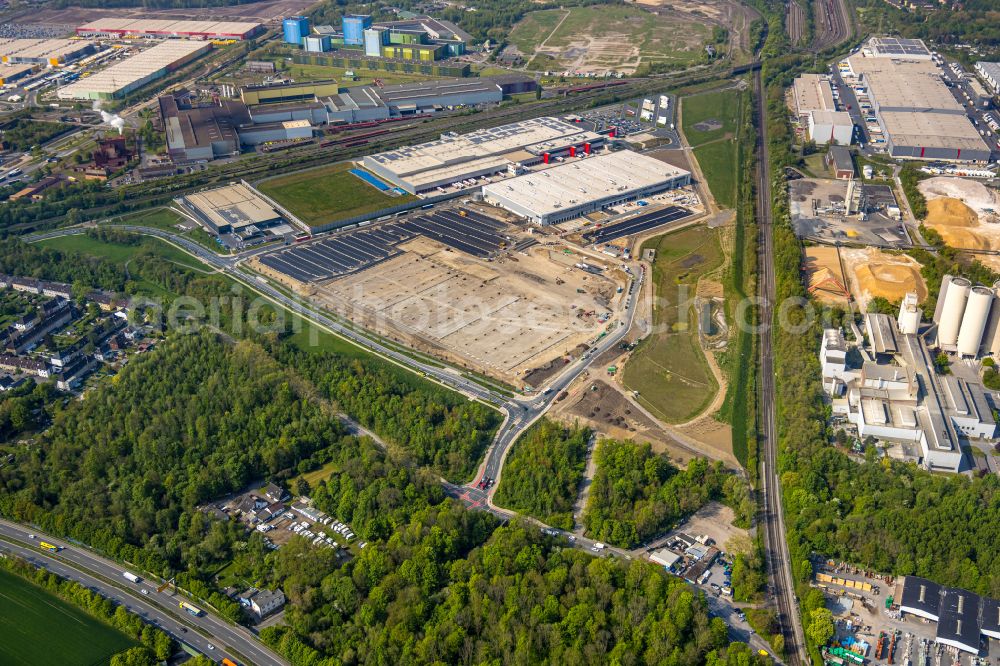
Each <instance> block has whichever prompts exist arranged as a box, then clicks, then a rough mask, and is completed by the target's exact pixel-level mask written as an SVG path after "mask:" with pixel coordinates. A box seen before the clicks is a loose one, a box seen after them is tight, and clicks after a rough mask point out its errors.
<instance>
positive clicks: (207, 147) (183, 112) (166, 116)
mask: <svg viewBox="0 0 1000 666" xmlns="http://www.w3.org/2000/svg"><path fill="white" fill-rule="evenodd" d="M158 102H159V106H160V120H161V122H162V123H163V130H164V133H165V134H166V140H167V154H168V155H170V159H171V160H173V161H174V162H175V163H179V162H193V161H208V160H213V159H216V158H219V157H229V156H231V155H238V154H239V152H240V138H239V135H238V134H237V133H236V130H237V128H238V127H239V126H241V125H246V124H248V123H250V114H249V113H247V108H246V106H244V105H243V104H241V103H240V102H237V101H234V100H223V101H221V102H220V104H218V105H212V106H202V107H193V106H191V105H189V104H184V103H181V102H180V101H179V100H178V99H177V98H175V97H174V96H173V95H164V96H162V97H160V98H159V99H158Z"/></svg>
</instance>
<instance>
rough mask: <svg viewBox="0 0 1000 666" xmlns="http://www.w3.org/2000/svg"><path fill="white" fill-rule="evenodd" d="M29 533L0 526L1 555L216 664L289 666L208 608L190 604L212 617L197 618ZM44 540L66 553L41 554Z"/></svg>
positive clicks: (101, 563) (167, 597) (96, 562)
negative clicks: (64, 581) (60, 580)
mask: <svg viewBox="0 0 1000 666" xmlns="http://www.w3.org/2000/svg"><path fill="white" fill-rule="evenodd" d="M29 530H30V528H27V527H24V526H22V525H19V524H17V523H12V522H10V521H7V520H0V551H7V552H10V553H14V554H16V555H18V556H20V557H22V558H24V559H26V560H28V561H29V562H31V563H32V564H35V565H36V566H41V567H44V568H45V569H48V570H49V571H51V572H53V573H55V574H58V575H60V576H62V577H64V578H68V579H70V580H74V581H76V582H78V583H80V584H81V585H83V586H85V587H88V588H91V589H92V590H95V591H96V592H97V593H98V594H100V595H101V596H104V597H107V598H108V599H111V600H112V601H114V602H116V603H118V604H121V605H124V606H125V607H126V608H127V609H128V610H130V611H132V612H134V613H136V614H137V615H139V616H140V617H142V618H143V619H144V620H145V621H146V622H149V623H150V624H152V625H154V626H157V627H159V628H160V629H162V630H163V631H165V632H167V633H168V634H170V635H171V636H172V637H173V638H174V639H176V640H178V641H180V642H183V643H185V644H187V645H188V646H190V647H192V648H194V649H195V650H197V651H198V652H201V653H202V654H204V655H207V656H208V657H210V658H212V659H213V660H215V661H221V660H222V657H224V656H229V657H230V658H231V659H233V660H234V661H238V662H246V661H247V660H249V661H250V662H251V663H253V664H255V665H256V666H279V665H281V666H283V665H285V664H287V663H288V662H287V661H285V660H284V659H283V658H281V657H280V656H278V655H277V654H275V653H274V652H273V651H271V650H270V649H269V648H267V647H266V646H264V644H262V643H261V642H260V641H259V640H258V639H257V638H256V637H255V636H254V635H253V634H251V633H250V631H249V630H247V629H246V628H244V627H240V626H236V625H232V624H229V623H228V622H226V621H225V620H223V619H221V618H219V617H217V616H215V615H213V614H211V613H209V612H207V609H206V608H205V606H204V605H203V604H200V603H198V602H197V601H195V600H193V599H191V600H189V601H190V602H191V603H192V604H194V605H196V606H197V607H198V608H201V609H202V610H205V611H206V613H205V614H204V615H202V616H201V617H194V616H192V615H190V614H189V613H186V612H185V611H182V610H181V609H180V608H179V604H180V602H181V601H182V600H184V598H183V597H180V596H177V595H173V594H170V592H169V590H170V588H168V589H167V590H165V591H164V592H162V593H157V592H156V587H157V586H156V585H154V584H153V582H152V581H142V582H140V583H138V584H135V583H130V582H129V581H128V580H126V579H125V578H124V576H123V575H122V574H123V573H124V572H125V571H129V569H126V568H125V567H123V566H121V565H120V564H118V563H117V562H114V561H112V560H109V559H106V558H104V557H100V556H98V555H95V554H94V553H92V552H90V551H88V550H86V549H84V548H82V547H79V546H75V545H73V544H71V543H67V542H66V541H64V540H62V539H56V538H55V537H53V536H49V535H46V534H42V533H41V532H37V531H29ZM29 534H34V536H35V538H33V539H32V538H31V537H30V536H29ZM41 540H45V541H47V542H49V543H51V544H54V545H56V546H62V547H63V549H62V550H60V551H59V552H58V553H56V554H48V553H43V552H41V551H39V550H38V542H39V541H41ZM109 581H112V582H109ZM141 590H146V591H147V592H148V594H142V592H141ZM201 632H204V634H207V637H206V636H205V635H203V633H201ZM230 648H231V649H230ZM233 650H235V652H233ZM237 653H238V654H237Z"/></svg>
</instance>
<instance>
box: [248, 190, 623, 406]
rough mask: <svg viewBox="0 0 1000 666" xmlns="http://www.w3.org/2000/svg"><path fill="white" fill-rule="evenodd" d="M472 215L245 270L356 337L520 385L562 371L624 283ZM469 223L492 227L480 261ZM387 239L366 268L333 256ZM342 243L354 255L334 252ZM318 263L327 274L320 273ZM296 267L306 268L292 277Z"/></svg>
mask: <svg viewBox="0 0 1000 666" xmlns="http://www.w3.org/2000/svg"><path fill="white" fill-rule="evenodd" d="M482 210H487V209H485V208H480V209H479V212H477V211H473V210H471V209H466V208H462V209H458V212H455V211H454V210H449V209H440V210H438V211H437V212H436V213H434V214H433V216H434V217H435V218H436V219H438V220H440V222H438V223H436V224H439V225H445V224H451V225H452V226H450V227H448V228H447V229H445V231H446V233H443V234H431V233H428V230H429V229H431V226H430V225H431V224H435V223H432V222H425V223H418V224H426V225H427V227H428V228H427V229H422V228H420V227H417V226H413V227H412V228H411V226H410V225H414V222H413V221H412V220H407V221H405V222H400V223H387V224H385V225H382V226H377V227H374V228H373V227H363V228H361V229H359V230H352V231H346V232H342V233H340V234H336V235H333V236H327V237H324V238H323V239H321V240H317V241H314V242H310V243H305V244H299V245H295V246H293V247H291V248H289V249H286V250H283V251H281V252H279V253H275V254H271V255H264V256H262V257H260V258H254V259H253V260H252V261H251V262H250V264H251V266H252V267H253V268H255V269H256V270H258V271H260V272H262V273H264V274H265V275H268V276H269V277H272V278H274V279H276V280H278V281H280V282H282V283H283V284H285V285H287V286H289V287H291V288H293V289H294V290H295V291H297V292H298V293H300V294H302V295H304V296H307V297H308V298H310V299H311V300H312V301H314V302H316V303H318V304H320V305H322V306H323V307H325V308H328V309H330V310H331V311H333V312H336V313H338V314H340V315H342V316H345V317H347V318H349V319H350V320H352V321H354V322H356V323H358V324H360V325H362V326H364V327H365V328H367V329H370V330H373V331H376V332H378V333H380V334H382V335H386V336H388V337H391V338H393V339H395V340H398V341H400V342H402V343H404V344H406V346H407V347H410V348H413V349H416V350H418V351H422V352H427V353H431V354H434V355H436V356H438V357H440V358H442V359H444V360H447V361H449V362H453V363H455V364H457V365H460V366H463V367H466V368H470V369H473V370H476V371H477V372H481V373H483V374H487V375H489V376H491V377H495V378H497V379H500V380H501V381H505V382H508V383H510V384H511V385H514V386H518V387H521V386H523V385H524V384H525V382H526V379H525V378H526V377H527V376H528V375H530V373H531V372H532V371H533V370H534V369H536V368H539V367H541V366H545V365H547V364H551V363H553V362H555V363H557V364H560V365H561V364H563V363H565V362H568V359H569V358H570V356H576V355H579V354H580V353H582V352H584V351H585V350H586V349H588V348H589V347H590V346H591V345H592V344H593V343H594V342H596V341H597V340H598V339H599V338H601V337H603V335H605V334H606V332H607V331H609V330H611V328H612V327H613V326H617V325H618V324H619V322H618V320H617V318H616V317H617V313H618V312H619V311H620V310H621V308H622V307H623V305H624V298H625V294H624V290H623V289H622V287H623V286H624V285H625V284H627V280H628V278H629V276H628V274H627V273H626V272H625V271H623V270H622V269H621V264H619V263H617V262H613V261H610V260H607V259H609V258H608V257H604V259H602V258H600V255H597V254H596V253H595V254H594V255H593V256H589V255H588V256H586V257H581V256H580V255H579V254H578V253H576V252H574V251H573V250H569V249H568V248H565V247H558V248H557V247H552V246H540V245H538V244H537V242H536V240H535V239H534V238H533V237H532V236H533V235H527V234H524V233H523V231H522V230H521V229H520V228H518V227H515V226H513V225H508V224H507V222H506V221H504V220H501V219H497V218H496V217H493V218H489V217H488V216H486V215H483V213H482V212H481V211H482ZM491 210H492V212H494V213H495V214H502V213H500V211H497V210H496V209H491ZM473 216H474V217H475V219H476V220H479V219H481V218H486V219H490V220H492V223H493V224H495V225H496V227H494V229H493V233H494V235H495V236H494V237H495V238H498V239H501V240H500V241H499V242H498V243H497V244H496V246H494V247H493V248H492V249H491V250H490V251H489V252H488V253H487V252H485V251H480V250H479V245H472V243H480V242H482V241H480V240H479V236H477V233H478V232H476V231H475V227H474V224H475V222H474V221H473ZM416 219H417V220H421V219H429V218H424V217H423V216H422V217H420V218H416ZM449 220H450V221H449ZM484 224H485V223H484ZM435 228H437V227H435ZM440 228H444V227H443V226H441V227H440ZM449 234H450V235H449ZM459 234H464V235H465V237H466V241H464V242H463V241H462V240H461V239H459V237H458V235H459ZM390 236H391V238H392V239H393V240H392V241H391V242H393V243H395V244H390V241H385V244H384V245H382V246H380V247H379V250H378V252H379V254H378V255H377V256H373V257H371V259H368V260H365V261H357V262H356V263H348V260H342V259H338V258H337V257H339V256H340V255H341V254H347V253H350V252H353V253H355V254H356V255H357V256H361V255H362V254H363V253H368V254H372V253H374V252H375V250H374V249H373V247H375V244H376V243H378V242H380V239H383V238H390ZM507 239H509V240H507ZM349 244H350V247H353V248H356V249H352V250H349V249H346V248H348V246H349ZM352 256H353V255H352ZM334 261H339V262H343V263H345V264H348V265H346V266H343V267H342V266H341V265H340V264H333V263H332V262H334ZM320 262H327V265H329V266H330V268H329V269H328V270H327V271H326V272H321V271H320V269H319V267H318V264H319V263H320ZM304 266H311V267H312V268H310V269H308V271H307V272H305V273H303V272H301V271H304V270H306V269H305V268H303V267H304Z"/></svg>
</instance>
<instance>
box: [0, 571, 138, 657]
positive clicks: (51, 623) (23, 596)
mask: <svg viewBox="0 0 1000 666" xmlns="http://www.w3.org/2000/svg"><path fill="white" fill-rule="evenodd" d="M0 627H2V628H3V640H0V664H6V665H8V666H38V665H40V664H78V665H79V666H98V664H107V663H108V661H109V660H110V658H111V655H113V654H115V653H117V652H122V651H123V650H127V649H128V648H130V647H132V646H134V645H136V643H134V642H133V641H132V640H130V639H129V638H128V637H127V636H125V634H122V633H120V632H118V631H116V630H115V629H113V628H111V627H109V626H107V625H106V624H103V623H102V622H100V621H98V620H96V619H94V618H92V617H90V616H89V615H87V614H86V613H84V612H83V611H82V610H79V609H78V608H75V607H73V606H70V605H69V604H67V603H65V602H63V601H62V600H61V599H59V598H58V597H56V596H54V595H52V594H49V593H48V592H47V591H45V590H43V589H42V588H40V587H36V586H34V585H32V584H31V583H29V582H28V581H26V580H24V579H22V578H20V577H19V576H15V575H14V574H11V573H7V572H6V571H0Z"/></svg>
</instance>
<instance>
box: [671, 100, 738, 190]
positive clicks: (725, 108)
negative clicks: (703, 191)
mask: <svg viewBox="0 0 1000 666" xmlns="http://www.w3.org/2000/svg"><path fill="white" fill-rule="evenodd" d="M741 95H742V93H740V92H739V91H738V90H735V89H731V90H721V91H716V92H709V93H701V94H699V95H693V96H691V97H684V98H683V99H682V100H681V127H682V130H683V132H684V137H685V139H687V142H688V143H689V144H690V145H691V146H692V147H693V148H694V155H695V158H696V159H697V160H698V165H699V166H700V167H701V171H702V173H703V174H704V176H705V180H707V181H708V187H709V189H710V190H711V191H712V196H714V197H715V200H716V201H717V202H718V203H719V205H720V206H723V207H726V208H732V207H734V206H735V205H736V172H737V168H736V160H737V156H738V155H737V149H738V145H737V143H736V134H737V123H739V120H740V104H741Z"/></svg>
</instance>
